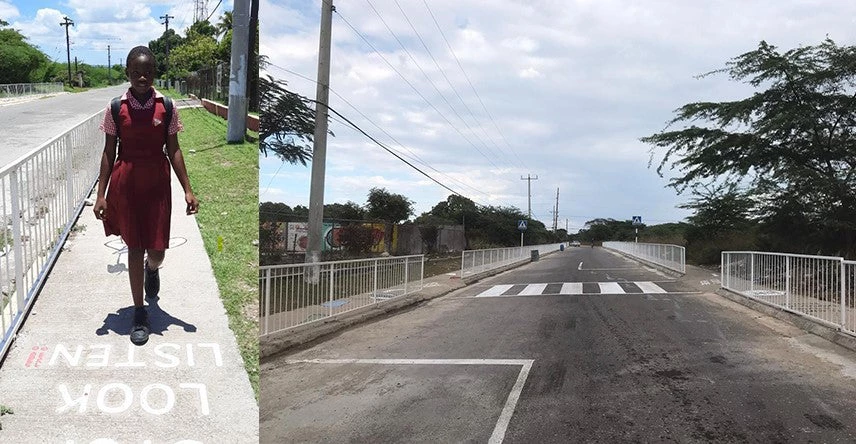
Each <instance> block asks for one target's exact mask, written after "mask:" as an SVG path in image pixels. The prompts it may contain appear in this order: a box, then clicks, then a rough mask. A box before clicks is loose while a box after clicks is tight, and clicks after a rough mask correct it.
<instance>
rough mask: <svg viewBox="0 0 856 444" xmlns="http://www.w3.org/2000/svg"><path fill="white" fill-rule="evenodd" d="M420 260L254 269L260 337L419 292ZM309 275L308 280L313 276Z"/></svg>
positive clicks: (279, 266) (351, 261)
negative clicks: (257, 289)
mask: <svg viewBox="0 0 856 444" xmlns="http://www.w3.org/2000/svg"><path fill="white" fill-rule="evenodd" d="M424 264H425V256H424V255H417V256H400V257H388V258H377V259H358V260H350V261H335V262H320V263H318V264H315V265H307V264H292V265H269V266H262V267H259V289H260V291H261V292H262V294H261V298H260V299H259V300H260V302H261V304H262V307H261V319H260V332H259V334H260V336H262V337H264V336H266V335H269V334H271V333H276V332H278V331H283V330H287V329H289V328H293V327H296V326H298V325H302V324H307V323H310V322H314V321H318V320H321V319H325V318H328V317H330V316H333V315H337V314H339V313H344V312H347V311H351V310H355V309H358V308H361V307H365V306H368V305H372V304H377V303H381V302H384V301H386V300H389V299H393V298H396V297H399V296H403V295H406V294H408V293H413V292H415V291H418V290H421V289H422V280H423V276H424V271H425V268H424ZM313 274H314V276H313Z"/></svg>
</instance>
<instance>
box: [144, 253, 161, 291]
mask: <svg viewBox="0 0 856 444" xmlns="http://www.w3.org/2000/svg"><path fill="white" fill-rule="evenodd" d="M143 267H144V268H145V269H146V273H145V280H144V282H145V283H144V284H143V286H144V287H145V289H146V297H147V298H156V297H158V292H160V273H159V271H158V269H154V270H150V269H149V261H148V260H146V262H145V263H144V264H143Z"/></svg>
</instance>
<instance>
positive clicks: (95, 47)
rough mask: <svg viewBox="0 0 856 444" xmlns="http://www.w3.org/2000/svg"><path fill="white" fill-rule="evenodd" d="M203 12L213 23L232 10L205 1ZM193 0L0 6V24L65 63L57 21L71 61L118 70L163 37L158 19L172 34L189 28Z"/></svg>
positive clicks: (44, 0) (76, 0)
mask: <svg viewBox="0 0 856 444" xmlns="http://www.w3.org/2000/svg"><path fill="white" fill-rule="evenodd" d="M206 4H207V7H206V8H205V9H206V10H207V12H208V14H209V15H211V19H210V20H211V22H212V23H216V22H217V20H218V18H219V17H220V15H222V13H223V11H231V10H232V4H233V3H232V0H223V1H222V2H220V4H219V5H218V2H217V1H216V0H214V1H212V0H208V1H207V3H206ZM195 5H196V2H195V1H194V0H150V1H146V2H129V3H126V2H121V1H115V0H61V1H60V0H15V1H8V0H0V19H3V20H5V21H7V22H9V24H10V25H11V27H13V28H15V29H17V30H18V31H20V32H21V33H22V34H24V35H25V36H27V37H28V38H29V42H30V43H32V44H34V45H36V46H38V47H39V49H41V50H42V51H43V52H44V53H45V54H47V55H48V57H50V58H51V59H52V60H56V61H60V62H65V61H66V59H67V57H66V44H65V28H64V27H63V26H60V23H61V22H63V17H68V18H69V19H71V20H72V21H73V22H74V26H70V27H69V40H70V42H71V60H72V63H73V62H74V58H75V57H77V59H78V61H82V62H86V63H88V64H91V65H107V46H108V45H109V46H110V52H111V56H110V62H111V63H112V64H116V63H120V64H124V60H125V57H126V56H127V55H128V51H130V50H131V48H133V47H135V46H137V45H148V43H149V42H150V41H152V40H155V39H157V38H158V37H160V36H161V34H163V32H164V29H165V26H164V25H163V24H162V23H163V19H160V18H159V17H161V16H164V15H170V16H173V17H174V18H170V20H169V27H170V29H174V30H175V31H176V32H177V33H178V34H180V35H185V30H186V29H187V28H188V27H189V26H190V25H191V24H192V23H193V20H194V12H195Z"/></svg>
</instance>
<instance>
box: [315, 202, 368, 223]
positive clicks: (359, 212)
mask: <svg viewBox="0 0 856 444" xmlns="http://www.w3.org/2000/svg"><path fill="white" fill-rule="evenodd" d="M324 218H325V219H335V220H341V221H359V220H363V219H364V218H365V211H363V209H362V207H360V206H359V205H357V204H356V203H354V202H351V201H348V202H346V203H343V204H340V203H333V204H327V205H324Z"/></svg>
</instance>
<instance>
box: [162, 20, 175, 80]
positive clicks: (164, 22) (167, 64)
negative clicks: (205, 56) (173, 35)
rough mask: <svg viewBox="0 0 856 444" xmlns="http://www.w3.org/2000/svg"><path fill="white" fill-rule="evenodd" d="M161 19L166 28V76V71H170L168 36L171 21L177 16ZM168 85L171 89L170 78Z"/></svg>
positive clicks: (164, 38) (164, 33)
mask: <svg viewBox="0 0 856 444" xmlns="http://www.w3.org/2000/svg"><path fill="white" fill-rule="evenodd" d="M160 18H162V19H163V23H161V25H164V26H166V28H164V31H163V40H164V43H166V60H165V61H164V64H165V65H166V70H165V72H164V75H166V71H169V35H168V34H167V33H168V32H169V19H171V18H175V16H172V15H169V14H167V15H162V16H160ZM166 83H167V88H169V78H167V79H166Z"/></svg>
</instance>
